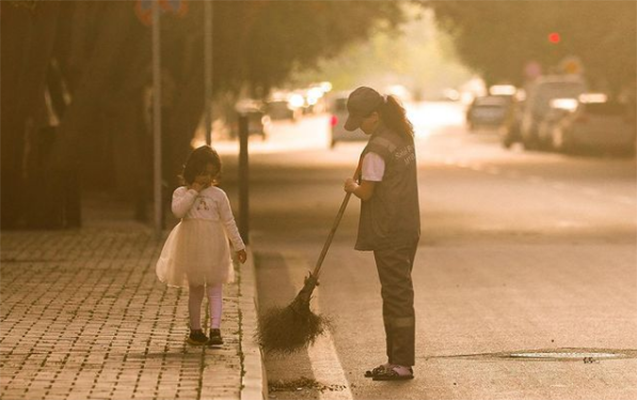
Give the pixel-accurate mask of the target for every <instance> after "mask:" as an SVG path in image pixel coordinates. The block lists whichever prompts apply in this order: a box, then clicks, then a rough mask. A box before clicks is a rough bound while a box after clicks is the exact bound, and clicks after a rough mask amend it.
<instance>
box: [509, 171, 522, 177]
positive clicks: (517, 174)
mask: <svg viewBox="0 0 637 400" xmlns="http://www.w3.org/2000/svg"><path fill="white" fill-rule="evenodd" d="M506 175H507V176H508V177H509V178H519V177H520V173H519V172H518V171H509V172H507V173H506Z"/></svg>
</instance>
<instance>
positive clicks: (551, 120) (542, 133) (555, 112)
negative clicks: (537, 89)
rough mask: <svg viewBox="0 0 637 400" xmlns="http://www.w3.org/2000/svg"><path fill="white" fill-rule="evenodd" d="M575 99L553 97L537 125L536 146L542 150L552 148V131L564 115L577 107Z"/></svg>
mask: <svg viewBox="0 0 637 400" xmlns="http://www.w3.org/2000/svg"><path fill="white" fill-rule="evenodd" d="M577 105H578V101H577V100H576V99H553V100H551V102H550V108H549V111H548V112H547V113H546V115H545V116H544V119H543V120H542V121H541V122H540V125H539V127H538V131H537V132H538V133H537V135H538V147H539V148H540V149H542V150H554V148H553V139H552V132H553V129H554V128H555V126H556V125H557V124H559V123H560V122H561V121H562V120H563V119H564V118H565V117H566V116H568V115H569V114H571V113H573V112H574V111H575V110H576V109H577Z"/></svg>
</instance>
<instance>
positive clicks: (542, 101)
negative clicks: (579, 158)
mask: <svg viewBox="0 0 637 400" xmlns="http://www.w3.org/2000/svg"><path fill="white" fill-rule="evenodd" d="M584 92H586V83H585V82H584V81H583V80H582V79H581V78H579V77H577V76H566V75H565V76H562V75H559V76H543V77H539V78H537V79H536V80H535V82H534V83H533V84H531V85H530V86H529V87H528V89H527V99H526V105H525V107H524V112H523V114H522V123H521V126H520V135H521V138H522V143H523V144H524V148H526V149H535V148H537V147H538V145H539V137H538V130H539V126H540V123H541V122H542V120H543V119H544V118H545V117H546V114H547V113H548V112H549V111H550V109H551V107H550V104H551V100H554V99H558V98H560V99H565V98H570V99H576V98H577V97H578V96H579V95H580V94H582V93H584Z"/></svg>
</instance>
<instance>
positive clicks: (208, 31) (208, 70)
mask: <svg viewBox="0 0 637 400" xmlns="http://www.w3.org/2000/svg"><path fill="white" fill-rule="evenodd" d="M203 18H204V40H203V46H204V63H205V66H204V71H205V72H204V79H205V91H204V97H205V98H204V107H205V118H204V124H205V126H206V129H205V131H206V144H208V145H210V144H211V143H212V1H204V17H203Z"/></svg>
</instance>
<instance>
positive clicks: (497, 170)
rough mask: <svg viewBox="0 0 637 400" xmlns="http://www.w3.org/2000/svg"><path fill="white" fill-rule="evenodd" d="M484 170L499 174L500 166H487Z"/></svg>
mask: <svg viewBox="0 0 637 400" xmlns="http://www.w3.org/2000/svg"><path fill="white" fill-rule="evenodd" d="M485 171H486V172H487V174H491V175H500V168H497V167H487V168H486V169H485Z"/></svg>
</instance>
